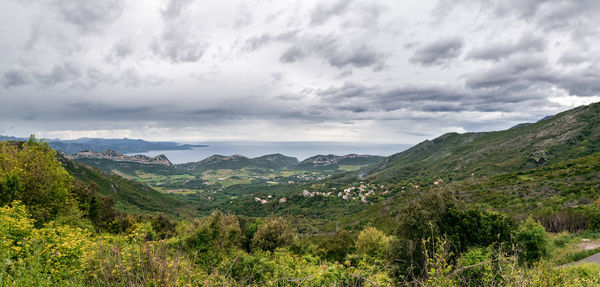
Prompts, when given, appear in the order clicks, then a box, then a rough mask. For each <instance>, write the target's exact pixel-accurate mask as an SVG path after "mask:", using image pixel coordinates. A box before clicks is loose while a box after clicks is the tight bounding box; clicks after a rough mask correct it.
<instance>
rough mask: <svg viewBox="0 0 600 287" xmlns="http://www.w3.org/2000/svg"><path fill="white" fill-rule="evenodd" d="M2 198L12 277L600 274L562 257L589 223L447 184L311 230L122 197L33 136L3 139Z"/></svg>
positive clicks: (0, 217)
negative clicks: (510, 205) (513, 206)
mask: <svg viewBox="0 0 600 287" xmlns="http://www.w3.org/2000/svg"><path fill="white" fill-rule="evenodd" d="M0 206H1V207H0V285H1V286H5V285H6V286H46V285H61V286H64V285H72V286H90V285H92V286H198V285H204V286H212V285H221V286H223V285H226V286H238V285H245V286H247V285H252V286H288V285H290V286H300V285H306V286H320V285H325V286H391V285H423V286H481V285H486V286H498V285H501V286H513V285H514V286H516V285H518V286H556V285H572V286H595V285H597V284H600V267H598V266H597V265H577V266H570V267H564V268H563V267H561V268H553V267H554V266H555V265H557V264H562V263H566V261H569V260H575V259H579V258H580V257H582V256H584V255H585V254H583V253H581V251H578V250H574V249H573V247H572V246H573V245H572V244H571V243H572V242H574V240H576V239H577V238H579V237H578V236H579V235H571V233H561V234H560V235H549V234H548V233H547V232H546V228H545V227H544V226H543V225H542V224H540V223H539V222H538V221H536V220H535V219H533V218H526V219H524V220H518V219H515V218H514V217H509V216H506V215H504V214H503V213H499V212H497V211H493V210H492V209H490V208H489V207H485V206H481V205H473V204H467V203H465V202H464V201H462V198H460V197H456V196H455V194H454V193H453V192H449V191H447V190H444V189H430V190H423V191H422V192H419V193H415V194H414V196H413V197H412V200H409V201H405V203H404V204H401V205H397V206H395V210H394V214H395V216H393V217H392V219H391V220H389V221H388V222H389V224H388V227H389V226H390V225H393V228H383V229H380V228H377V227H376V226H373V225H371V226H369V224H363V225H362V226H359V227H358V228H353V229H346V228H345V227H346V225H345V224H342V225H341V226H339V227H338V228H336V229H335V230H334V231H332V232H328V233H320V234H312V235H310V236H307V235H306V233H304V232H302V233H299V232H298V231H299V230H298V228H297V227H298V226H297V225H296V224H295V223H294V222H295V221H294V220H293V218H292V217H291V216H290V217H278V216H273V215H265V216H260V217H255V216H252V217H248V216H244V215H234V214H228V213H223V212H221V211H218V210H216V211H213V212H211V214H210V215H208V216H204V217H199V218H194V219H189V217H188V219H185V220H178V221H176V220H174V218H176V217H173V216H171V217H169V216H165V215H163V214H154V215H153V214H152V212H148V213H145V214H143V213H127V212H124V211H122V210H120V209H118V208H115V205H114V202H113V200H112V197H109V196H107V195H105V194H103V193H101V192H100V188H99V187H98V185H97V184H95V183H93V181H85V180H81V179H77V178H74V177H72V175H71V174H69V173H68V172H67V171H66V170H65V169H64V167H63V164H61V162H60V161H59V160H58V159H57V155H56V153H55V152H54V151H53V150H52V149H50V148H49V147H48V145H47V144H45V143H42V142H39V141H37V140H35V139H34V138H32V139H30V140H29V141H27V142H25V143H15V142H2V143H0ZM590 216H592V215H590ZM552 256H560V258H563V259H561V260H562V261H558V260H556V259H555V258H553V257H552Z"/></svg>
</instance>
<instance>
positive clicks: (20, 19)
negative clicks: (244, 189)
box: [0, 0, 600, 144]
mask: <svg viewBox="0 0 600 287" xmlns="http://www.w3.org/2000/svg"><path fill="white" fill-rule="evenodd" d="M598 27H600V1H597V0H589V1H586V0H578V1H575V0H573V1H542V0H482V1H473V0H464V1H461V0H454V1H451V0H445V1H439V2H438V1H414V0H410V1H399V0H390V1H358V0H354V1H307V0H301V1H281V0H279V1H277V0H272V1H270V0H265V1H229V0H218V1H206V0H204V1H193V0H160V1H123V0H97V1H96V0H87V1H83V0H69V1H62V0H28V1H25V0H14V1H13V0H3V1H0V55H1V57H0V134H4V135H13V136H26V135H29V134H31V133H35V134H36V135H38V136H39V137H46V138H63V139H68V138H78V137H83V136H88V137H111V138H114V137H117V138H120V137H129V138H144V139H149V140H178V141H207V140H255V141H355V142H361V141H362V142H378V143H409V144H412V143H416V142H419V141H421V140H423V139H427V138H434V137H437V136H439V135H441V134H443V133H446V132H467V131H485V130H497V129H504V128H508V127H510V126H512V125H514V124H516V123H520V122H531V121H535V120H537V119H539V118H542V117H544V116H546V115H550V114H554V113H557V112H560V111H564V110H567V109H569V108H572V107H574V106H578V105H582V104H589V103H591V102H596V101H600V59H599V56H600V35H599V33H600V29H598Z"/></svg>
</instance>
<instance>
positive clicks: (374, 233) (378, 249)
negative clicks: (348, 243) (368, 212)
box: [356, 227, 390, 257]
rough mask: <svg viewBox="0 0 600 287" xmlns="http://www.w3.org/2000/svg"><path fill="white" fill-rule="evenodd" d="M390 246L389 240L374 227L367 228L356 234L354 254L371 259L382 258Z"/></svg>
mask: <svg viewBox="0 0 600 287" xmlns="http://www.w3.org/2000/svg"><path fill="white" fill-rule="evenodd" d="M389 245H390V238H389V237H388V236H386V235H385V233H383V232H381V231H379V230H377V228H375V227H367V228H365V229H363V231H361V232H360V233H359V234H358V238H357V239H356V253H358V254H359V255H366V256H371V257H383V255H384V254H386V252H387V250H388V248H389Z"/></svg>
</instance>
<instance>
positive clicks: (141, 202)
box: [59, 156, 194, 217]
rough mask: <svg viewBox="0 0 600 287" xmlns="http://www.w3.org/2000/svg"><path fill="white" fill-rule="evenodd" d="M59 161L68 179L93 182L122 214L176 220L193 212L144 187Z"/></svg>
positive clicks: (73, 162)
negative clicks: (170, 217) (168, 216)
mask: <svg viewBox="0 0 600 287" xmlns="http://www.w3.org/2000/svg"><path fill="white" fill-rule="evenodd" d="M59 160H60V161H61V162H62V166H63V167H64V168H65V170H66V171H67V172H68V173H69V174H70V175H71V176H73V177H74V178H76V179H79V180H81V181H83V182H86V183H95V184H96V185H97V186H98V191H99V193H100V194H102V195H105V196H110V197H112V198H113V200H114V202H115V207H116V208H117V209H120V210H122V211H126V212H129V213H137V214H144V213H165V214H169V215H172V216H176V217H182V216H189V215H191V214H193V213H194V211H193V209H191V208H190V207H189V205H188V204H186V203H185V202H183V201H181V200H179V199H177V198H175V197H172V196H169V195H166V194H163V193H161V192H158V191H156V190H154V189H152V188H151V187H149V186H147V185H145V184H142V183H139V182H136V181H132V180H128V179H125V178H122V177H120V176H118V175H114V174H107V173H105V172H102V171H100V170H98V169H95V168H93V167H89V166H86V165H84V164H81V163H78V162H75V161H72V160H69V159H66V158H64V157H62V156H59Z"/></svg>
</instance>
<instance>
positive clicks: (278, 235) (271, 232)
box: [252, 217, 294, 251]
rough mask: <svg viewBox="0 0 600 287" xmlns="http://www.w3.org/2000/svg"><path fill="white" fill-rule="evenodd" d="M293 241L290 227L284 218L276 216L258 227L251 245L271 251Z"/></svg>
mask: <svg viewBox="0 0 600 287" xmlns="http://www.w3.org/2000/svg"><path fill="white" fill-rule="evenodd" d="M293 241H294V233H293V231H292V227H291V226H290V224H289V223H288V222H287V221H286V220H284V219H283V218H281V217H277V218H271V219H268V220H266V222H265V223H263V224H261V225H260V226H259V227H258V229H257V230H256V233H255V234H254V238H253V239H252V246H253V247H254V248H260V249H262V250H268V251H273V250H275V249H276V248H277V247H282V246H287V245H290V244H292V242H293Z"/></svg>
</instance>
